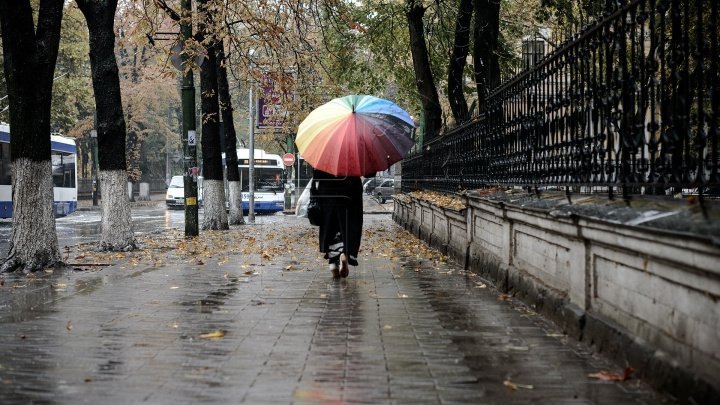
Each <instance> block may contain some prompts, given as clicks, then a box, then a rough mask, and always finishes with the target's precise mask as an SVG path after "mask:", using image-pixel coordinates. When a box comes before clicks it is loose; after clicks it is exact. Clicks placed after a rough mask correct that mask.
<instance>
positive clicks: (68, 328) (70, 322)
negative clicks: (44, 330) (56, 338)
mask: <svg viewBox="0 0 720 405" xmlns="http://www.w3.org/2000/svg"><path fill="white" fill-rule="evenodd" d="M72 328H73V326H72V321H67V323H66V324H65V329H67V330H68V331H71V330H72Z"/></svg>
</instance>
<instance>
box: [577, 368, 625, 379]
mask: <svg viewBox="0 0 720 405" xmlns="http://www.w3.org/2000/svg"><path fill="white" fill-rule="evenodd" d="M634 371H635V369H634V368H632V367H627V368H625V370H623V372H622V374H620V373H614V372H612V371H605V370H603V371H598V372H597V373H592V374H588V377H590V378H597V379H598V380H602V381H625V380H629V379H630V376H631V375H632V373H633V372H634Z"/></svg>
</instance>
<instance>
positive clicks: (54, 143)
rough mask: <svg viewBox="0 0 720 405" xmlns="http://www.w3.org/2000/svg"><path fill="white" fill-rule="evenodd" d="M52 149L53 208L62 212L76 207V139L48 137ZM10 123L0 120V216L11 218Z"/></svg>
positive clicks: (68, 211) (57, 213) (59, 213)
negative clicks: (0, 121) (1, 122)
mask: <svg viewBox="0 0 720 405" xmlns="http://www.w3.org/2000/svg"><path fill="white" fill-rule="evenodd" d="M50 141H51V146H50V148H51V149H52V178H53V184H54V188H53V196H54V202H53V209H54V211H55V215H56V216H64V215H67V214H69V213H71V212H74V211H75V210H76V209H77V170H76V165H77V148H76V147H75V140H73V139H70V138H65V137H63V136H55V135H52V136H51V137H50ZM10 168H11V166H10V127H9V126H8V125H7V124H0V218H12V214H13V205H12V185H11V172H10Z"/></svg>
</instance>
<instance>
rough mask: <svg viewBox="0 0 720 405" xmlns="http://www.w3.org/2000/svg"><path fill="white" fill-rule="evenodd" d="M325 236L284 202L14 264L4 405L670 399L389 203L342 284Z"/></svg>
mask: <svg viewBox="0 0 720 405" xmlns="http://www.w3.org/2000/svg"><path fill="white" fill-rule="evenodd" d="M316 232H317V231H316V229H315V228H312V227H310V226H309V225H307V224H306V221H305V220H304V219H299V218H295V217H292V216H288V217H286V218H284V220H283V221H281V223H280V224H279V225H255V226H244V227H238V228H234V229H233V230H231V231H229V232H226V233H224V234H217V233H204V234H203V238H204V240H205V242H204V243H205V245H199V244H193V243H188V242H187V241H183V240H182V238H180V242H178V241H174V242H173V241H172V240H171V239H168V240H165V238H166V236H165V235H161V234H158V235H154V236H153V235H151V237H150V238H149V239H148V240H146V241H145V242H144V247H145V249H144V250H143V251H141V252H136V253H134V254H128V255H123V254H117V255H106V256H102V259H103V260H109V261H112V263H113V265H112V266H95V267H93V266H82V265H77V264H76V265H75V266H76V267H77V269H79V270H81V271H77V270H75V271H74V270H64V271H56V272H54V273H52V274H49V273H45V274H39V275H37V277H35V278H30V279H28V278H25V277H22V276H14V275H11V276H6V277H5V280H4V286H2V287H0V322H1V323H2V325H1V326H0V403H3V404H9V403H71V404H77V403H91V404H116V403H117V404H133V403H152V404H185V403H187V404H190V403H193V404H198V403H204V404H205V403H222V404H226V403H249V404H288V403H292V404H326V403H329V404H339V403H370V404H376V403H377V404H391V403H392V404H420V403H423V404H424V403H428V404H432V403H481V404H509V403H517V404H524V403H547V404H565V403H567V404H570V403H573V404H575V403H578V404H580V403H597V404H620V403H634V404H636V403H647V404H656V403H670V402H672V400H671V399H670V398H668V397H666V396H662V395H660V394H658V393H656V392H654V391H652V390H651V389H649V388H648V387H647V386H646V385H644V384H643V383H642V382H641V381H638V380H635V379H630V380H628V381H623V382H605V381H600V380H597V379H593V378H589V377H588V374H590V373H595V372H599V371H613V372H620V371H622V369H623V368H624V366H623V365H619V364H614V363H612V362H610V361H608V360H606V359H604V358H602V357H601V356H597V355H593V353H592V352H591V351H590V350H589V349H588V348H586V347H584V346H582V345H580V344H578V343H576V342H574V341H572V340H569V339H567V338H566V337H565V336H563V335H562V334H561V333H560V332H559V331H558V330H557V329H556V328H555V327H554V326H553V325H552V324H551V323H549V322H547V321H545V320H543V319H542V318H541V317H539V316H538V315H536V314H535V313H534V312H533V311H532V310H531V309H529V308H527V307H525V306H523V305H521V304H520V303H519V302H516V301H515V300H514V299H513V298H512V297H507V296H504V295H502V294H500V293H499V292H497V291H496V290H494V289H493V288H492V286H489V285H487V284H485V283H484V282H483V281H482V280H480V279H479V278H477V277H474V276H472V275H470V274H466V273H465V272H463V271H462V270H461V269H460V268H459V267H458V266H457V265H455V264H452V263H447V262H446V261H445V260H444V258H443V257H442V256H441V255H438V254H437V253H435V252H433V251H431V250H428V249H426V248H425V247H424V246H423V245H422V244H421V243H420V242H418V241H417V240H415V239H413V238H412V236H411V235H409V234H408V233H406V232H405V231H403V230H402V229H401V228H399V227H398V226H396V225H395V224H393V223H392V222H391V219H390V217H389V215H366V216H365V232H364V239H363V248H362V251H361V257H360V266H358V267H356V268H351V273H350V277H349V278H348V279H345V280H332V279H331V278H330V274H329V272H328V271H327V269H326V265H325V263H324V262H323V261H322V260H321V259H320V258H319V254H317V253H316V245H315V237H316ZM175 236H176V237H177V235H175ZM169 246H171V247H173V248H169ZM79 252H80V249H79V248H78V249H75V248H73V249H70V250H69V251H68V252H67V261H69V262H70V261H75V262H79V261H83V260H87V258H85V259H83V258H82V257H81V256H83V255H82V254H81V253H79ZM94 260H100V259H99V258H97V257H96V258H95V259H94ZM95 264H97V263H95Z"/></svg>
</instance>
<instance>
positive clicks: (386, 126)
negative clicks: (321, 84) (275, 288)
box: [295, 96, 415, 278]
mask: <svg viewBox="0 0 720 405" xmlns="http://www.w3.org/2000/svg"><path fill="white" fill-rule="evenodd" d="M414 127H415V124H414V123H413V120H412V118H410V115H409V114H408V113H407V112H406V111H405V110H403V109H402V108H400V107H398V106H397V105H395V104H394V103H392V102H390V101H388V100H383V99H380V98H377V97H372V96H346V97H341V98H336V99H334V100H332V101H330V102H328V103H326V104H323V105H322V106H320V107H318V108H316V109H315V110H313V112H311V113H310V114H309V115H308V116H307V117H306V118H305V120H304V121H303V122H302V123H301V124H300V126H299V128H298V134H297V137H296V139H295V143H296V144H297V146H298V151H299V152H300V154H301V155H302V156H303V158H304V159H305V161H306V162H308V163H309V164H310V165H311V166H312V167H313V168H314V171H313V181H314V182H316V183H317V188H316V190H317V191H316V193H315V197H318V201H319V202H320V208H321V211H322V222H321V224H320V235H319V245H320V252H322V253H325V258H326V259H328V262H329V263H330V270H331V271H332V274H333V277H334V278H338V277H343V278H344V277H347V276H348V274H349V268H348V264H350V265H353V266H357V265H358V262H357V255H358V252H359V250H360V239H361V234H362V213H363V210H362V182H361V181H360V176H374V175H375V173H376V172H379V171H382V170H385V169H387V168H388V167H390V165H392V164H393V163H395V162H398V161H400V160H401V159H402V158H403V157H404V156H405V154H406V153H407V152H408V151H409V150H410V148H411V147H412V145H413V141H412V139H411V138H410V134H411V133H412V130H413V128H414Z"/></svg>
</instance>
